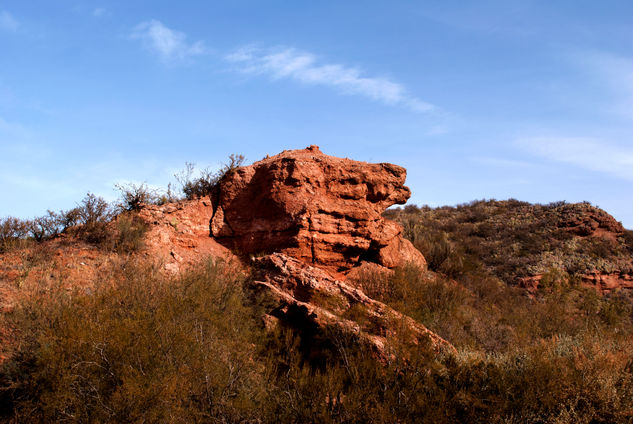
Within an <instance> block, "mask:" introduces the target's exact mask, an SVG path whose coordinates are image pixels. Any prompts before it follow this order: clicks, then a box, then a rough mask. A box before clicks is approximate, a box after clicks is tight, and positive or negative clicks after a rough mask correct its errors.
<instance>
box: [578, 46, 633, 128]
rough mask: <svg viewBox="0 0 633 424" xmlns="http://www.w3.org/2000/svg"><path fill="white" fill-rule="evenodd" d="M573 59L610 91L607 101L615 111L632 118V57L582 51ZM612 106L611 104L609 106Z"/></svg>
mask: <svg viewBox="0 0 633 424" xmlns="http://www.w3.org/2000/svg"><path fill="white" fill-rule="evenodd" d="M575 60H576V61H577V62H578V63H579V64H580V66H581V67H583V68H584V69H585V71H587V72H589V73H590V74H591V75H592V76H593V77H594V78H596V79H597V81H598V82H599V83H601V84H602V85H604V86H605V87H606V88H607V90H605V91H611V95H610V96H609V97H610V98H609V99H608V102H609V104H610V105H613V104H615V107H614V109H615V112H617V113H618V114H620V115H623V116H625V117H626V118H628V119H633V58H631V57H625V56H620V55H615V54H611V53H605V52H583V53H582V54H577V55H576V56H575ZM610 107H612V106H610Z"/></svg>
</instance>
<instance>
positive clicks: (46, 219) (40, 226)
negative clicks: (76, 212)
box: [26, 210, 64, 241]
mask: <svg viewBox="0 0 633 424" xmlns="http://www.w3.org/2000/svg"><path fill="white" fill-rule="evenodd" d="M26 228H27V230H28V232H29V234H30V235H31V237H33V239H34V240H35V241H43V240H46V239H48V238H51V237H54V236H56V235H58V234H59V233H61V231H62V230H63V228H64V226H63V219H62V217H61V216H60V215H59V214H57V213H55V212H53V211H50V210H49V211H46V215H44V216H40V217H37V218H34V219H31V220H29V221H27V222H26Z"/></svg>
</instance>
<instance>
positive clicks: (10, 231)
mask: <svg viewBox="0 0 633 424" xmlns="http://www.w3.org/2000/svg"><path fill="white" fill-rule="evenodd" d="M28 231H29V230H28V227H27V222H25V221H23V220H21V219H19V218H14V217H12V216H9V217H6V218H0V252H1V251H5V250H9V249H11V248H12V247H14V246H16V245H18V244H19V242H20V241H21V240H24V238H25V237H26V236H27V234H28Z"/></svg>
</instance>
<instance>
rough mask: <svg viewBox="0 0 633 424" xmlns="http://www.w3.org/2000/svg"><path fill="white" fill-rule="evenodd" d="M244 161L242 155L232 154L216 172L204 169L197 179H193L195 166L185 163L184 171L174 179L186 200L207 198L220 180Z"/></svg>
mask: <svg viewBox="0 0 633 424" xmlns="http://www.w3.org/2000/svg"><path fill="white" fill-rule="evenodd" d="M245 160H246V159H245V158H244V155H239V154H232V155H230V156H229V162H228V163H225V164H224V165H223V166H222V168H220V169H219V170H218V171H217V172H212V171H211V170H210V169H209V168H205V169H203V170H201V171H200V174H199V176H197V177H194V172H195V165H194V164H193V163H191V162H185V169H184V170H183V171H181V172H178V173H176V174H175V175H174V177H176V180H177V181H178V183H179V184H180V186H181V188H182V192H183V193H184V195H185V197H186V198H187V199H188V200H191V199H196V198H200V197H203V196H209V195H211V194H212V193H213V191H214V190H215V188H216V187H217V185H218V183H219V182H220V180H222V178H224V176H225V175H229V174H231V173H232V172H234V171H235V170H236V169H237V168H239V167H240V166H242V164H243V163H244V161H245Z"/></svg>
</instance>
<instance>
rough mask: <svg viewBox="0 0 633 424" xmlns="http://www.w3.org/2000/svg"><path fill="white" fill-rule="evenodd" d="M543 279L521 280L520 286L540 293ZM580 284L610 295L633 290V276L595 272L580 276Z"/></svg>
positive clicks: (539, 275)
mask: <svg viewBox="0 0 633 424" xmlns="http://www.w3.org/2000/svg"><path fill="white" fill-rule="evenodd" d="M542 278H543V275H542V274H538V275H532V276H529V277H524V278H521V279H520V281H519V286H520V287H523V288H526V289H527V290H528V291H529V292H530V293H535V292H536V291H538V289H539V287H540V283H541V279H542ZM580 283H581V284H582V285H583V286H585V287H589V288H592V289H595V290H596V291H597V292H598V293H600V294H608V293H611V292H612V291H614V290H633V274H631V273H627V272H610V273H607V272H599V271H594V272H591V273H588V274H584V275H581V276H580Z"/></svg>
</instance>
